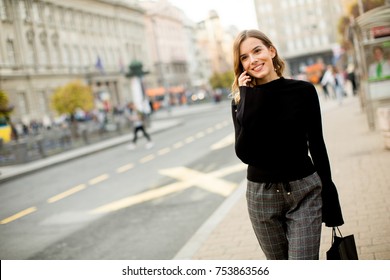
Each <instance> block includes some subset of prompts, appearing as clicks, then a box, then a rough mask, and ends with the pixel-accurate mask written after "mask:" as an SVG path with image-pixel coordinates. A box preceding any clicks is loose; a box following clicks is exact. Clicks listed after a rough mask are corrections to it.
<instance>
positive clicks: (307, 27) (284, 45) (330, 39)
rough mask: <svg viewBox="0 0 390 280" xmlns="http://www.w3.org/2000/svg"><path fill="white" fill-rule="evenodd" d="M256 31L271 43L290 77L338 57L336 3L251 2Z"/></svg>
mask: <svg viewBox="0 0 390 280" xmlns="http://www.w3.org/2000/svg"><path fill="white" fill-rule="evenodd" d="M254 4H255V8H256V16H257V21H258V26H259V29H260V30H262V31H263V32H264V33H266V34H267V35H268V36H269V37H270V39H271V40H272V41H273V42H274V43H275V45H276V47H277V48H278V50H279V53H280V55H281V56H282V57H283V58H284V59H285V60H286V61H287V62H288V65H289V69H290V71H291V74H292V75H298V74H299V73H300V72H302V70H303V69H304V67H305V66H308V65H313V64H315V63H317V62H318V61H321V62H323V63H324V64H331V63H332V62H333V61H332V60H333V59H334V57H335V56H337V55H338V54H339V52H340V51H341V50H340V46H339V44H338V41H339V40H338V39H339V38H338V34H337V24H338V20H339V18H340V17H341V16H342V14H343V6H342V2H341V1H339V0H328V1H323V0H254Z"/></svg>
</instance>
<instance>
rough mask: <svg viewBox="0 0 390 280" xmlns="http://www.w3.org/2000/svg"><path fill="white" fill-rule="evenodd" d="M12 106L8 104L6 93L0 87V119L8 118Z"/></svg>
mask: <svg viewBox="0 0 390 280" xmlns="http://www.w3.org/2000/svg"><path fill="white" fill-rule="evenodd" d="M12 110H13V106H11V105H10V104H9V98H8V94H7V93H6V92H5V91H3V90H1V89H0V119H2V120H8V119H9V117H10V115H11V112H12Z"/></svg>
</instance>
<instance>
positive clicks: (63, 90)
mask: <svg viewBox="0 0 390 280" xmlns="http://www.w3.org/2000/svg"><path fill="white" fill-rule="evenodd" d="M51 105H52V107H53V109H54V110H55V111H56V112H57V113H58V114H69V115H73V114H74V113H75V112H76V109H82V110H83V111H90V110H91V109H93V107H94V98H93V94H92V90H91V88H90V87H89V86H87V85H84V84H83V83H82V82H81V81H74V82H71V83H68V84H67V85H65V86H63V87H59V88H57V89H56V91H55V92H54V94H53V96H52V97H51Z"/></svg>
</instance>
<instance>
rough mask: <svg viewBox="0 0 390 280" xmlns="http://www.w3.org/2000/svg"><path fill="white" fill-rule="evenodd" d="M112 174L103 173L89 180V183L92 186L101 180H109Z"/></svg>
mask: <svg viewBox="0 0 390 280" xmlns="http://www.w3.org/2000/svg"><path fill="white" fill-rule="evenodd" d="M109 177H110V176H109V175H108V174H103V175H100V176H98V177H96V178H93V179H91V180H89V181H88V183H89V184H90V185H91V186H92V185H96V184H98V183H100V182H103V181H104V180H107V179H108V178H109Z"/></svg>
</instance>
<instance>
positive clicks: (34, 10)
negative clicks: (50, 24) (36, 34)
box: [32, 2, 42, 22]
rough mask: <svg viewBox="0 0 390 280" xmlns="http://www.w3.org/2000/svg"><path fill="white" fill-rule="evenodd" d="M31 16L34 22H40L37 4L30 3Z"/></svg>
mask: <svg viewBox="0 0 390 280" xmlns="http://www.w3.org/2000/svg"><path fill="white" fill-rule="evenodd" d="M32 16H33V19H34V21H35V22H42V17H41V11H40V6H39V3H36V2H33V3H32Z"/></svg>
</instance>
